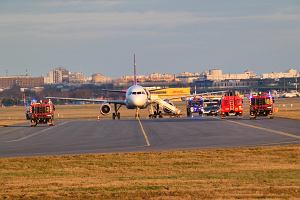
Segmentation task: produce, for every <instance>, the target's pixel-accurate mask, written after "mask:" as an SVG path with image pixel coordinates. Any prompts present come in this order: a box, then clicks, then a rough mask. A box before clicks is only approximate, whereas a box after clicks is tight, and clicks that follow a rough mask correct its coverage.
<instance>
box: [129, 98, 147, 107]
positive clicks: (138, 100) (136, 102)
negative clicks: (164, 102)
mask: <svg viewBox="0 0 300 200" xmlns="http://www.w3.org/2000/svg"><path fill="white" fill-rule="evenodd" d="M132 103H133V104H134V105H135V106H143V105H144V104H145V102H144V100H143V99H142V98H134V99H132Z"/></svg>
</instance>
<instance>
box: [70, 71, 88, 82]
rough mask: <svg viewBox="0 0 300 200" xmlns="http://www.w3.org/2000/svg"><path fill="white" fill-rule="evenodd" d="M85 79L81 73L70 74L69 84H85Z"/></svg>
mask: <svg viewBox="0 0 300 200" xmlns="http://www.w3.org/2000/svg"><path fill="white" fill-rule="evenodd" d="M84 82H85V77H84V75H83V73H81V72H69V83H84Z"/></svg>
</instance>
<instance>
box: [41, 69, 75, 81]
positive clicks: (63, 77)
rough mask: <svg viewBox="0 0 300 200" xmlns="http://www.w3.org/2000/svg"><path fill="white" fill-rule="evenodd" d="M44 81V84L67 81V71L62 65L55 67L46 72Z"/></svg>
mask: <svg viewBox="0 0 300 200" xmlns="http://www.w3.org/2000/svg"><path fill="white" fill-rule="evenodd" d="M44 81H45V83H46V84H55V83H69V71H68V70H66V69H65V68H62V67H58V68H55V69H54V70H52V71H50V72H48V75H47V76H46V77H45V78H44Z"/></svg>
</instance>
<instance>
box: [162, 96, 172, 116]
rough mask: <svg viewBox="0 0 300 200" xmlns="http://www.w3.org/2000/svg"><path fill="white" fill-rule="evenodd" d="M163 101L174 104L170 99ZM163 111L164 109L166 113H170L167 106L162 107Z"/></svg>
mask: <svg viewBox="0 0 300 200" xmlns="http://www.w3.org/2000/svg"><path fill="white" fill-rule="evenodd" d="M164 101H165V102H166V103H168V104H170V105H172V106H174V103H173V102H172V101H170V100H169V99H165V100H164ZM163 111H164V112H165V113H167V114H170V113H172V111H170V110H169V109H168V108H166V107H164V108H163Z"/></svg>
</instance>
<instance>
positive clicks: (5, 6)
mask: <svg viewBox="0 0 300 200" xmlns="http://www.w3.org/2000/svg"><path fill="white" fill-rule="evenodd" d="M134 53H135V54H136V60H137V67H138V69H137V71H138V73H139V74H149V73H153V72H160V73H171V74H176V73H180V72H184V71H189V72H202V71H204V70H208V69H212V68H217V69H222V70H223V71H224V72H226V73H241V72H243V71H245V70H251V71H254V72H256V73H258V74H261V73H266V72H280V71H286V70H288V69H289V68H296V69H298V70H300V62H299V60H300V1H299V0H251V1H250V0H226V1H224V0H206V1H204V0H64V1H61V0H26V1H24V0H0V76H1V75H2V76H3V75H6V73H8V75H21V74H25V73H26V71H27V72H28V73H29V74H31V75H33V76H40V75H46V73H47V72H48V71H49V70H51V69H53V68H54V67H65V68H67V69H69V70H70V71H74V72H83V73H84V74H86V75H91V74H93V73H102V74H104V75H107V76H111V77H119V76H123V75H130V74H132V71H133V70H132V65H133V54H134Z"/></svg>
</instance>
